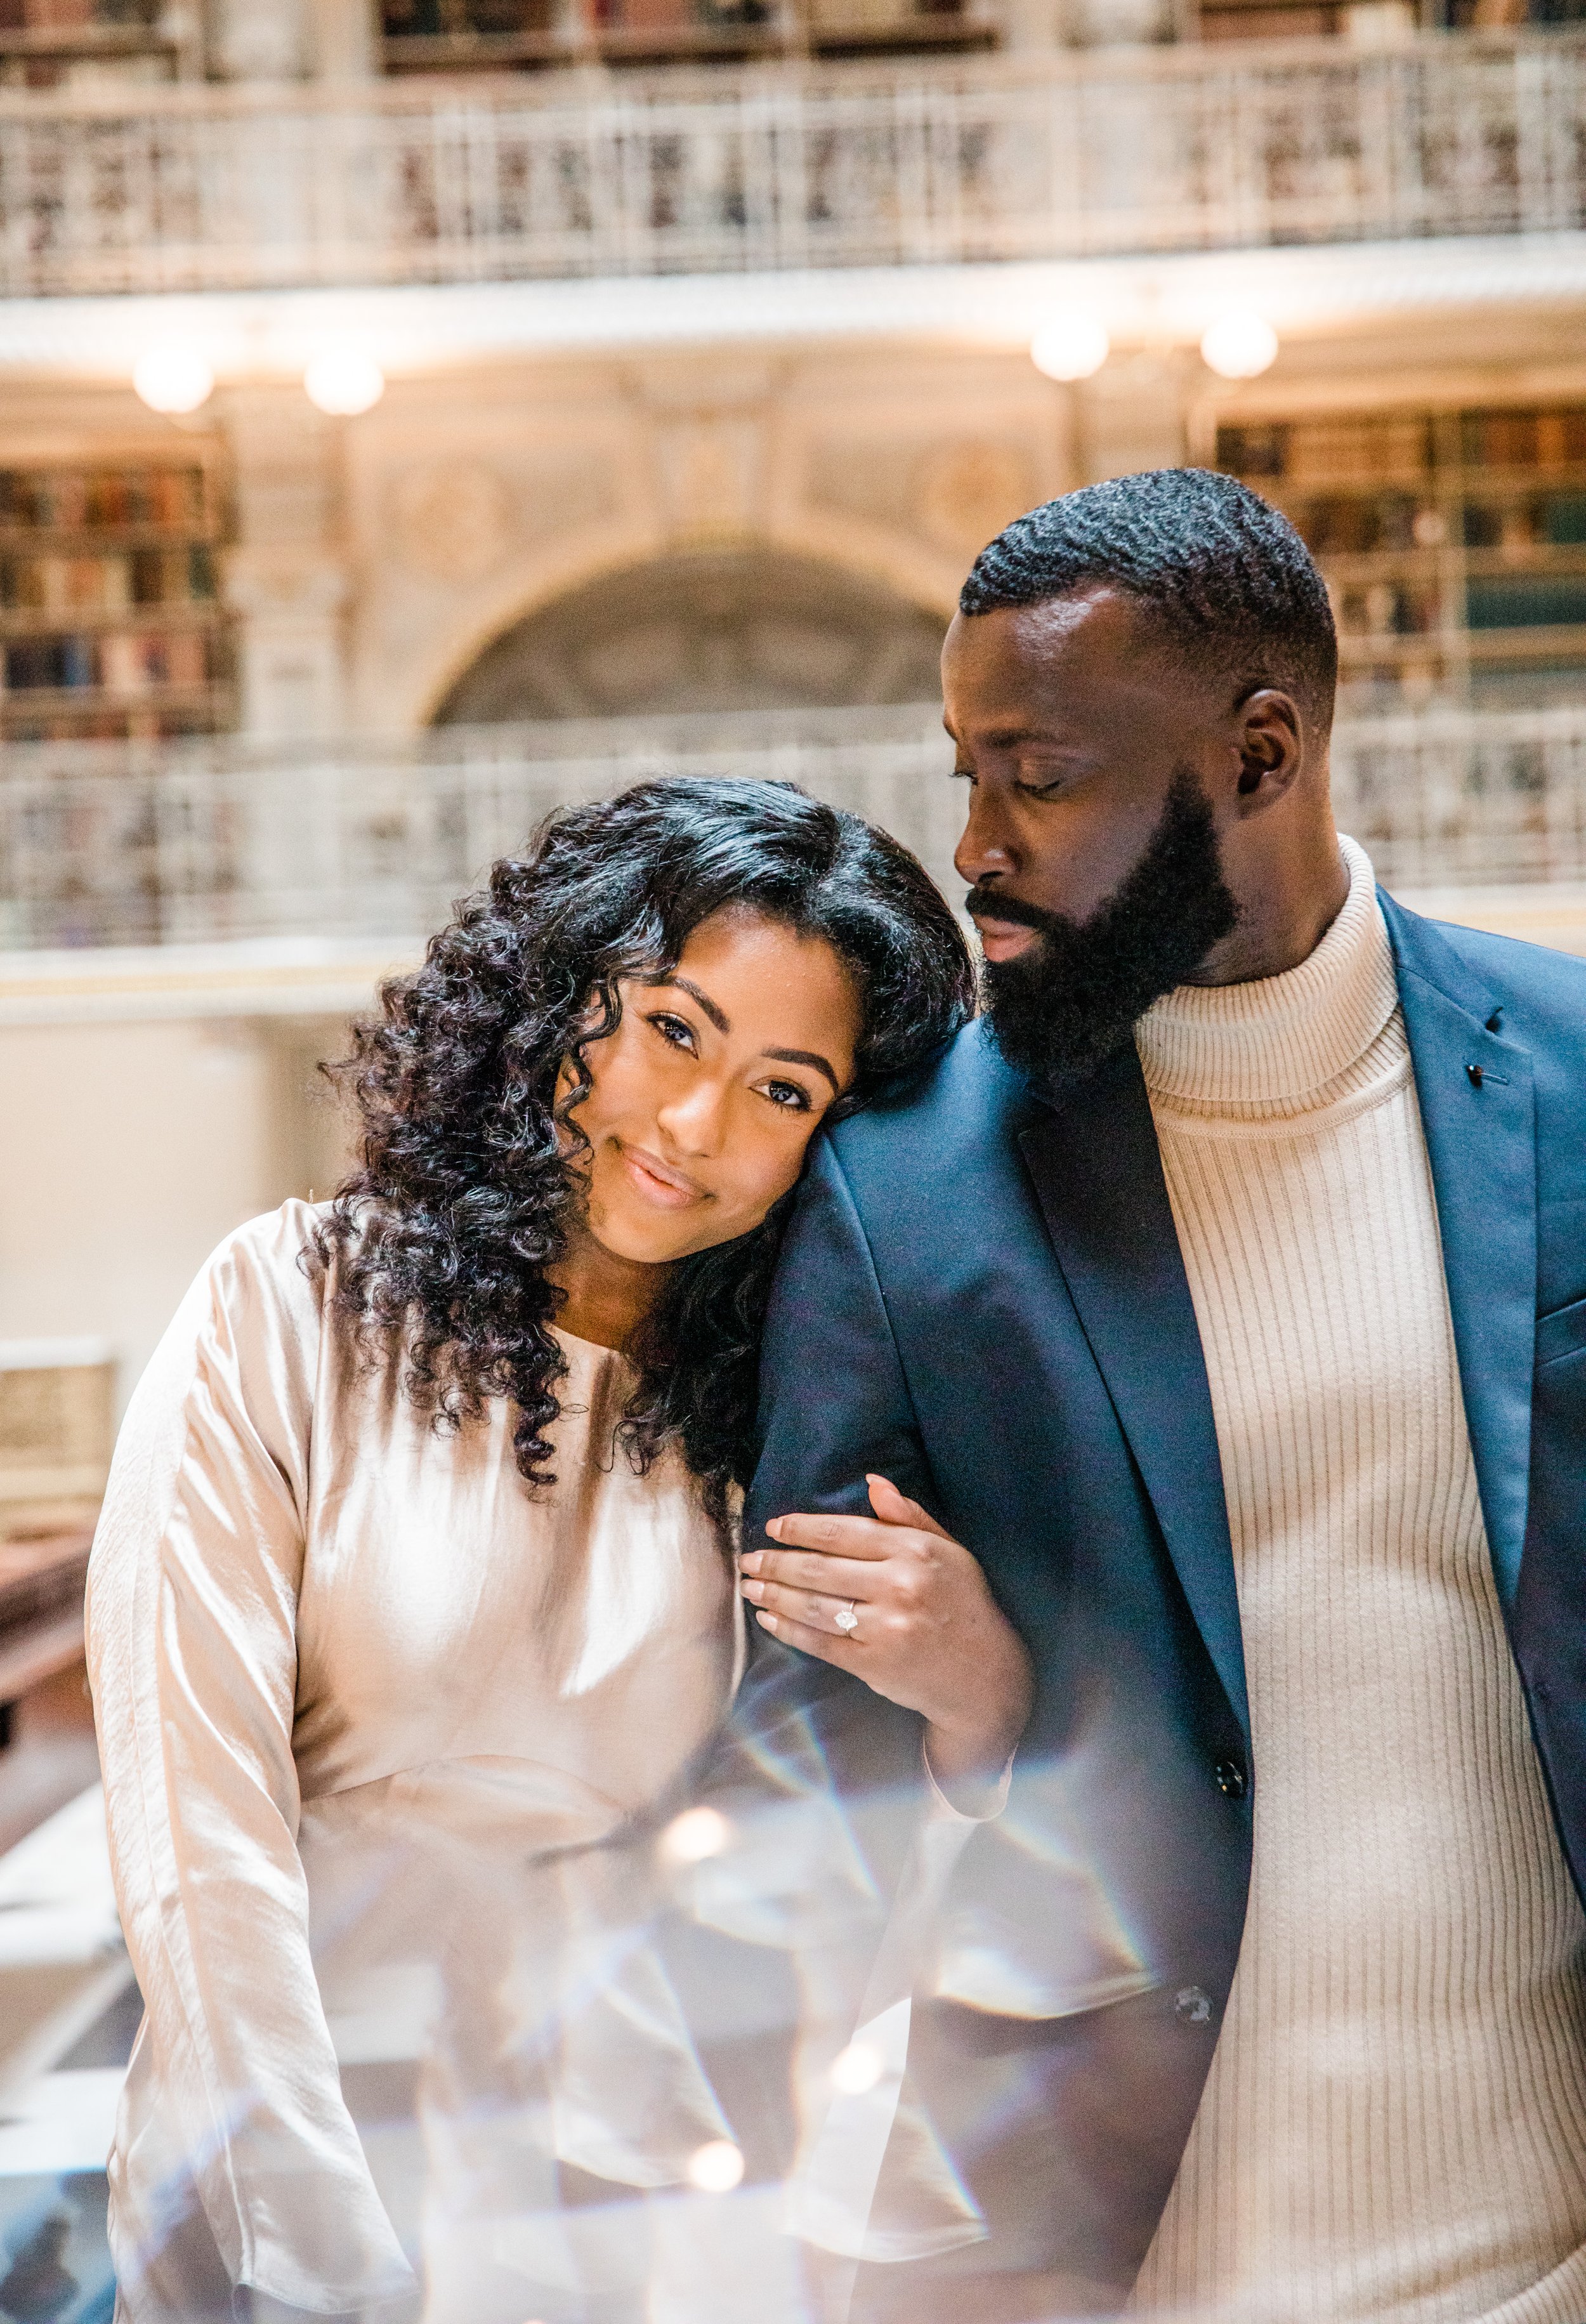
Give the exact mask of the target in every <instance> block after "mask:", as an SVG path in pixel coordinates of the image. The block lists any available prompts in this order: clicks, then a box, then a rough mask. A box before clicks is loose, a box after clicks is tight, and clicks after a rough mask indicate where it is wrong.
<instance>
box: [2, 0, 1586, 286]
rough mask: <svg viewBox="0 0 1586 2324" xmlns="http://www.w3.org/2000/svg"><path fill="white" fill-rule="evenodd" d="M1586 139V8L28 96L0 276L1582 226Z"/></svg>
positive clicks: (369, 269) (779, 266)
mask: <svg viewBox="0 0 1586 2324" xmlns="http://www.w3.org/2000/svg"><path fill="white" fill-rule="evenodd" d="M968 5H969V6H970V7H971V8H972V9H973V7H975V6H977V5H981V0H968ZM987 21H988V23H989V21H990V20H989V19H988V20H987ZM921 22H922V23H927V25H929V26H931V27H934V28H935V31H940V30H941V29H942V26H943V25H944V24H954V25H956V26H957V31H958V32H962V33H964V34H965V36H966V37H967V36H968V34H969V32H972V31H973V25H974V24H976V23H979V22H980V19H979V18H978V17H974V16H973V15H968V16H965V17H964V18H962V19H957V18H954V19H945V18H944V19H941V20H940V21H938V20H937V19H936V17H934V16H932V17H928V18H922V19H921ZM872 29H873V28H872ZM415 37H417V36H415ZM545 37H546V38H547V39H548V40H550V39H553V38H555V39H558V40H559V39H560V38H561V37H562V35H561V34H560V33H559V32H558V33H554V34H553V33H551V32H548V33H547V34H546V35H545ZM933 37H934V32H933ZM956 37H957V34H956V33H955V34H954V38H956ZM734 38H735V39H737V40H738V41H739V42H740V43H742V28H740V30H739V32H737V33H735V34H734ZM807 45H808V44H807V43H806V44H805V46H806V48H807ZM855 45H856V46H859V47H862V46H863V43H862V42H856V43H855ZM893 45H894V46H895V45H896V43H894V44H893ZM937 45H942V43H941V42H937ZM579 53H580V52H579V51H577V49H576V43H575V45H574V47H573V48H572V49H570V50H569V51H568V54H569V56H570V57H573V58H574V59H575V60H576V56H577V55H578V54H579ZM1582 124H1586V31H1582V30H1581V29H1580V28H1579V27H1576V28H1571V27H1567V26H1566V27H1561V28H1557V29H1551V30H1550V29H1535V28H1533V29H1526V30H1521V31H1509V32H1496V33H1485V32H1473V33H1454V32H1425V33H1420V34H1415V33H1410V34H1407V35H1406V37H1405V38H1404V39H1403V40H1401V41H1399V42H1397V43H1392V44H1389V45H1386V46H1382V47H1370V46H1367V45H1362V44H1356V43H1353V42H1349V41H1344V40H1339V39H1336V38H1319V39H1314V40H1306V41H1293V40H1290V41H1268V42H1221V41H1213V42H1198V43H1194V42H1192V43H1184V44H1180V45H1175V46H1163V47H1139V48H1136V49H1118V50H1102V51H1093V52H1088V53H1087V52H1083V51H1051V52H1049V53H1047V54H1045V55H1033V54H1032V55H1016V54H1005V55H979V54H974V53H959V54H951V55H945V56H935V57H927V56H911V55H898V54H889V55H885V56H875V57H864V56H855V57H850V58H848V59H846V60H839V61H825V60H819V59H816V60H811V59H810V58H809V57H808V56H807V54H806V55H803V56H795V55H788V56H785V57H783V58H782V59H781V60H777V61H755V60H749V61H747V62H739V63H736V64H724V65H718V66H716V67H715V68H714V69H709V70H705V69H703V68H699V69H685V68H683V67H681V66H678V67H675V68H673V69H669V70H668V71H664V72H659V71H658V72H642V71H636V72H632V73H630V74H624V75H622V76H614V75H612V74H609V73H606V72H604V71H603V70H600V69H595V68H594V67H591V69H589V70H587V71H586V72H585V73H583V74H578V75H575V74H569V73H559V74H539V75H521V74H520V75H516V76H511V77H509V76H506V75H488V74H486V75H480V76H477V77H475V78H463V77H460V76H454V75H441V76H434V75H430V76H426V75H420V74H417V73H415V74H412V75H410V76H406V77H395V78H391V77H388V78H383V79H371V80H368V81H365V82H364V83H362V84H356V85H354V84H347V85H337V84H334V83H329V82H323V83H318V84H311V83H302V84H297V85H291V86H285V85H270V86H235V87H220V86H212V85H206V84H195V85H189V86H177V85H171V86H168V87H158V86H152V85H151V86H148V87H143V86H139V87H136V88H133V87H114V88H107V87H101V86H97V85H96V86H88V87H82V88H58V89H52V90H28V91H20V90H18V91H12V90H3V91H0V293H4V294H5V295H8V296H12V297H23V296H27V295H32V294H55V293H103V292H135V291H145V292H157V291H225V290H234V291H235V290H269V289H290V288H300V287H311V286H316V285H318V286H336V285H347V284H368V285H376V284H401V283H415V284H417V283H481V282H492V283H497V284H501V283H510V282H514V281H536V280H539V281H544V280H550V279H555V278H580V277H582V278H613V277H636V276H654V275H667V274H705V275H711V274H719V273H733V272H767V271H770V272H786V271H788V270H808V269H833V268H839V269H840V268H856V267H876V266H881V267H908V266H912V265H920V264H927V263H936V264H942V263H947V264H984V263H1004V262H1010V261H1021V260H1022V261H1031V260H1035V261H1053V260H1065V259H1075V258H1095V257H1107V256H1120V255H1124V254H1136V253H1164V254H1166V253H1187V252H1211V251H1232V250H1249V249H1258V248H1262V247H1275V246H1294V245H1299V244H1356V243H1361V242H1376V243H1383V242H1405V241H1411V242H1418V241H1425V240H1427V239H1430V238H1435V237H1448V236H1460V235H1464V236H1471V235H1486V236H1491V235H1528V236H1535V235H1557V234H1559V233H1561V232H1572V231H1576V230H1579V229H1580V228H1581V226H1582V225H1586V128H1583V125H1582Z"/></svg>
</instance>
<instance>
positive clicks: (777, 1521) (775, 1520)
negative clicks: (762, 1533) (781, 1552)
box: [765, 1517, 782, 1541]
mask: <svg viewBox="0 0 1586 2324" xmlns="http://www.w3.org/2000/svg"><path fill="white" fill-rule="evenodd" d="M781 1523H782V1520H781V1518H780V1517H767V1519H766V1521H765V1529H766V1531H767V1533H769V1534H770V1537H771V1539H772V1540H773V1541H780V1540H781V1538H782V1535H781V1531H780V1527H781Z"/></svg>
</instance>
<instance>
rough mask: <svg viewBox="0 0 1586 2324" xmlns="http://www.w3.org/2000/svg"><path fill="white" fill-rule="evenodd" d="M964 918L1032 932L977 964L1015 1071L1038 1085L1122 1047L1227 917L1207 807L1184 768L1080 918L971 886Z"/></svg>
mask: <svg viewBox="0 0 1586 2324" xmlns="http://www.w3.org/2000/svg"><path fill="white" fill-rule="evenodd" d="M968 902H969V909H970V911H971V912H972V913H974V912H979V913H980V914H982V916H983V917H984V918H986V919H989V920H1012V921H1016V922H1018V923H1019V925H1020V926H1022V927H1031V928H1036V929H1037V930H1038V931H1039V934H1040V941H1039V943H1037V944H1034V945H1029V946H1028V949H1027V950H1026V951H1024V952H1022V953H1019V954H1018V955H1017V956H1016V957H1015V958H1014V959H1012V960H1001V961H993V960H989V961H987V962H986V963H985V964H984V972H983V973H984V991H985V1000H986V1013H987V1016H988V1018H989V1019H990V1020H991V1032H992V1035H993V1037H995V1040H996V1043H997V1047H999V1048H1000V1050H1001V1052H1002V1055H1003V1056H1005V1057H1006V1058H1007V1060H1008V1062H1009V1064H1010V1065H1012V1066H1014V1067H1015V1068H1016V1070H1017V1071H1019V1073H1023V1074H1029V1075H1030V1077H1031V1079H1032V1080H1035V1081H1037V1082H1040V1083H1042V1084H1045V1085H1046V1086H1047V1088H1055V1087H1058V1086H1060V1085H1061V1084H1064V1083H1065V1082H1072V1081H1076V1080H1078V1079H1079V1078H1080V1077H1081V1075H1083V1074H1088V1073H1090V1072H1091V1071H1092V1070H1093V1068H1094V1067H1095V1066H1097V1065H1100V1064H1102V1061H1103V1060H1104V1059H1105V1058H1107V1057H1111V1056H1116V1055H1117V1053H1118V1052H1119V1051H1120V1049H1122V1048H1124V1047H1126V1046H1127V1045H1128V1043H1129V1041H1130V1038H1131V1037H1132V1035H1133V1032H1134V1028H1135V1026H1136V1025H1137V1024H1138V1023H1139V1019H1141V1018H1142V1017H1143V1016H1144V1015H1145V1013H1146V1011H1147V1010H1148V1008H1149V1007H1150V1006H1151V1003H1152V1002H1153V1001H1159V1000H1160V999H1161V998H1162V995H1163V994H1164V993H1165V992H1171V991H1173V988H1174V986H1175V985H1177V984H1183V983H1185V982H1187V980H1188V979H1189V978H1191V977H1193V976H1194V973H1195V971H1196V970H1197V969H1198V968H1199V967H1200V966H1201V964H1202V963H1203V961H1204V960H1205V957H1206V955H1207V954H1208V953H1209V952H1210V951H1211V949H1212V947H1213V945H1214V944H1216V943H1217V942H1218V941H1219V940H1220V939H1221V938H1222V937H1223V936H1226V935H1227V934H1228V932H1229V930H1230V929H1231V927H1233V925H1234V923H1235V921H1236V920H1237V919H1238V918H1239V906H1238V904H1237V903H1236V902H1235V900H1234V898H1233V895H1232V893H1231V890H1230V889H1229V886H1228V883H1227V881H1225V880H1224V878H1223V876H1222V858H1221V856H1220V854H1219V853H1218V847H1217V832H1216V827H1215V825H1214V824H1213V820H1212V810H1211V807H1209V806H1208V804H1207V801H1206V795H1205V793H1204V792H1203V790H1202V788H1201V786H1200V783H1199V781H1198V779H1196V776H1195V773H1194V769H1193V768H1190V767H1180V768H1179V769H1178V770H1177V772H1176V774H1175V776H1174V778H1173V783H1172V787H1171V788H1170V789H1169V790H1168V793H1167V797H1166V801H1165V802H1164V804H1163V808H1162V813H1161V816H1160V817H1159V819H1158V821H1157V828H1156V830H1155V831H1154V832H1153V833H1152V834H1151V837H1150V840H1149V842H1148V845H1147V847H1146V851H1145V853H1144V854H1143V855H1142V856H1141V857H1140V859H1139V862H1137V863H1136V864H1135V866H1134V868H1133V870H1132V871H1130V872H1129V873H1128V874H1127V875H1126V876H1125V878H1124V879H1123V881H1121V883H1120V885H1119V887H1118V888H1117V889H1116V890H1115V891H1114V892H1113V893H1112V894H1111V896H1109V897H1108V898H1107V899H1106V900H1105V902H1104V903H1101V904H1098V905H1097V907H1096V908H1095V910H1094V911H1093V913H1092V914H1091V916H1090V918H1089V919H1088V920H1080V921H1076V920H1071V919H1069V918H1066V916H1065V914H1063V913H1061V912H1044V911H1042V910H1041V909H1040V908H1039V907H1038V906H1037V905H1035V904H1027V903H1023V902H1021V901H1019V900H1018V899H1015V898H1013V897H1008V896H1004V895H1003V893H1002V886H1001V882H1000V881H992V882H991V885H990V886H989V887H983V888H975V889H973V890H971V893H970V896H969V899H968Z"/></svg>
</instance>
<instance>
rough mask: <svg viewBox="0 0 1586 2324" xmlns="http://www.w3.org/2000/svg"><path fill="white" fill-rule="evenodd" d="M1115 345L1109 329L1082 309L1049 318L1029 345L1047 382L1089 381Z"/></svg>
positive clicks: (1067, 309) (1069, 309) (1060, 311)
mask: <svg viewBox="0 0 1586 2324" xmlns="http://www.w3.org/2000/svg"><path fill="white" fill-rule="evenodd" d="M1111 345H1112V342H1111V339H1109V337H1107V331H1106V327H1105V325H1104V324H1102V322H1101V321H1100V320H1099V319H1098V318H1097V317H1095V316H1094V315H1092V314H1089V313H1087V311H1086V310H1085V309H1084V308H1083V307H1064V308H1060V309H1058V311H1057V313H1056V314H1055V315H1048V316H1047V319H1046V321H1045V322H1044V323H1043V324H1042V325H1041V327H1040V328H1039V330H1037V333H1036V335H1035V337H1034V338H1033V339H1032V340H1031V341H1030V343H1029V359H1030V361H1031V363H1033V364H1034V365H1035V367H1036V369H1037V371H1041V372H1045V373H1046V374H1047V378H1048V379H1089V378H1090V377H1091V375H1092V374H1093V373H1094V372H1098V371H1100V370H1101V368H1102V364H1104V363H1105V362H1106V360H1107V356H1108V354H1109V352H1110V351H1111Z"/></svg>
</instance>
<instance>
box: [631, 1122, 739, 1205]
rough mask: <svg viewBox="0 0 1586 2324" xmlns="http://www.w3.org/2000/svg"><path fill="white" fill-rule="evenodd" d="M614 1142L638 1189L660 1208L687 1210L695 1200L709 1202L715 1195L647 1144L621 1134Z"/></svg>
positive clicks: (646, 1200)
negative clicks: (629, 1141)
mask: <svg viewBox="0 0 1586 2324" xmlns="http://www.w3.org/2000/svg"><path fill="white" fill-rule="evenodd" d="M612 1144H613V1146H614V1147H615V1148H616V1149H617V1151H618V1153H619V1154H620V1155H621V1156H622V1162H623V1167H625V1168H626V1170H627V1173H628V1176H629V1177H630V1179H631V1180H632V1184H633V1187H634V1190H635V1192H636V1193H637V1194H639V1196H640V1197H641V1200H642V1201H644V1202H647V1203H654V1204H655V1206H656V1208H657V1209H658V1210H661V1211H686V1210H687V1209H688V1208H689V1207H690V1205H691V1204H693V1203H708V1202H710V1201H712V1200H713V1199H714V1197H713V1196H712V1195H711V1194H709V1192H708V1191H707V1190H706V1189H705V1187H704V1186H700V1185H696V1183H695V1181H694V1180H693V1179H692V1178H689V1177H687V1176H685V1175H684V1173H683V1172H682V1171H681V1170H677V1169H674V1168H673V1167H672V1166H671V1164H670V1163H668V1162H663V1161H661V1160H660V1159H659V1156H657V1155H654V1154H652V1153H650V1149H649V1148H648V1147H644V1146H630V1145H629V1144H627V1142H626V1141H625V1140H624V1139H621V1138H613V1140H612Z"/></svg>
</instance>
